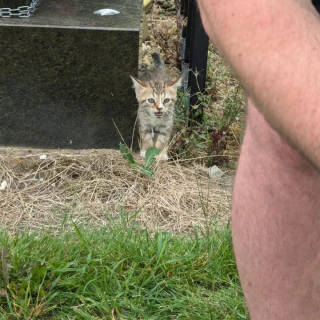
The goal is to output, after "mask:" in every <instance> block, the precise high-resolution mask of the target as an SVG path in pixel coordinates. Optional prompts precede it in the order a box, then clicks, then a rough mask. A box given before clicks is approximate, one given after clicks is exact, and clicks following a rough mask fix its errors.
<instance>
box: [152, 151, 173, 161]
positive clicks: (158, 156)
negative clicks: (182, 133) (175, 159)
mask: <svg viewBox="0 0 320 320" xmlns="http://www.w3.org/2000/svg"><path fill="white" fill-rule="evenodd" d="M154 158H155V159H158V158H159V159H160V160H163V161H168V160H169V157H168V154H167V153H166V152H164V153H160V154H159V155H157V156H155V157H154Z"/></svg>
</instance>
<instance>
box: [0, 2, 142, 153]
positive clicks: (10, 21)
mask: <svg viewBox="0 0 320 320" xmlns="http://www.w3.org/2000/svg"><path fill="white" fill-rule="evenodd" d="M141 6H142V3H141V1H140V0H135V1H125V0H118V1H107V2H106V1H98V0H60V1H59V0H42V1H41V3H40V5H39V7H38V9H37V11H36V12H35V14H34V15H33V16H32V17H31V18H2V19H0V48H1V50H0V145H2V146H27V147H38V148H76V149H77V148H118V147H119V142H120V141H121V138H120V136H119V133H118V131H117V129H116V128H115V125H114V123H115V124H116V126H117V127H118V129H119V131H120V132H121V135H122V136H123V138H124V139H125V141H126V142H127V143H129V144H130V143H131V138H132V132H133V128H134V123H135V118H136V109H137V104H136V100H135V96H134V92H133V89H132V84H131V79H130V77H129V75H134V76H135V75H137V72H138V55H139V27H140V18H141V13H142V9H141V8H142V7H141ZM104 8H111V9H115V10H118V11H119V12H120V14H119V15H116V16H100V15H96V14H94V11H96V10H99V9H104ZM112 120H113V121H114V123H113V121H112Z"/></svg>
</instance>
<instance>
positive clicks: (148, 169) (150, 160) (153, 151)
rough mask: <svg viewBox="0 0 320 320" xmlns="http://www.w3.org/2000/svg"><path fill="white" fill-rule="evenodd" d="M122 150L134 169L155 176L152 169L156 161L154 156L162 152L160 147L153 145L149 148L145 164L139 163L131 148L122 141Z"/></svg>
mask: <svg viewBox="0 0 320 320" xmlns="http://www.w3.org/2000/svg"><path fill="white" fill-rule="evenodd" d="M120 152H121V153H122V154H123V158H124V159H125V160H127V161H128V162H129V164H130V165H131V166H132V168H133V169H134V170H136V171H139V172H141V173H143V174H146V175H147V176H149V177H151V178H153V177H154V176H153V175H154V171H153V169H152V166H153V164H154V162H155V160H154V157H155V156H157V155H158V154H159V153H160V150H159V149H158V148H155V147H152V148H149V149H148V150H147V152H146V160H145V164H144V166H141V165H139V164H138V163H137V162H136V161H135V160H134V158H133V155H132V152H131V150H130V149H129V148H128V147H127V146H126V145H124V144H123V143H120Z"/></svg>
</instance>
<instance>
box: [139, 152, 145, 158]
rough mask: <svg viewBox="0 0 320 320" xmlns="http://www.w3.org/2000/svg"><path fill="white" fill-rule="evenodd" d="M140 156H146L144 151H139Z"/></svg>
mask: <svg viewBox="0 0 320 320" xmlns="http://www.w3.org/2000/svg"><path fill="white" fill-rule="evenodd" d="M140 157H141V158H143V159H145V157H146V151H140Z"/></svg>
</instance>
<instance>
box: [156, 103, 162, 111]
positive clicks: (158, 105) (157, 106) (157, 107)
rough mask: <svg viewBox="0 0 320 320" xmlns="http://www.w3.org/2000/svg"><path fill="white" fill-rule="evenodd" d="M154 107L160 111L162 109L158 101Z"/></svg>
mask: <svg viewBox="0 0 320 320" xmlns="http://www.w3.org/2000/svg"><path fill="white" fill-rule="evenodd" d="M156 109H157V110H158V111H161V110H162V109H163V106H162V105H160V103H156Z"/></svg>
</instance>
